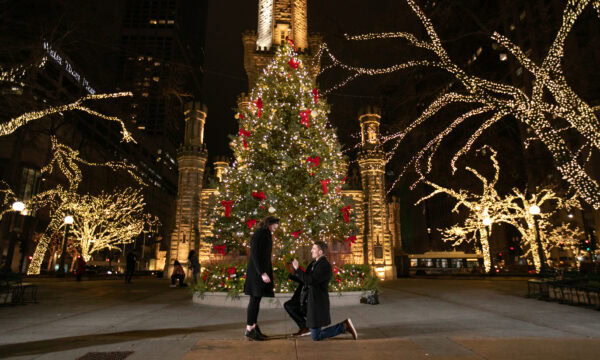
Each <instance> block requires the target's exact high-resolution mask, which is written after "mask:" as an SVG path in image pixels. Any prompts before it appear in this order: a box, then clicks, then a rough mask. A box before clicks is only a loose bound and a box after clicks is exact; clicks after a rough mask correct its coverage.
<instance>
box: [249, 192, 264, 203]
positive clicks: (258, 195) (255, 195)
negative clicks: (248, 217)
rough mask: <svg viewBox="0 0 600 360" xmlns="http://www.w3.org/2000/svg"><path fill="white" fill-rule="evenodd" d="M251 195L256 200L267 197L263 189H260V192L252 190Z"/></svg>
mask: <svg viewBox="0 0 600 360" xmlns="http://www.w3.org/2000/svg"><path fill="white" fill-rule="evenodd" d="M252 197H253V198H255V199H256V200H258V201H263V200H264V199H266V198H267V197H266V196H265V193H264V191H261V192H256V191H253V192H252Z"/></svg>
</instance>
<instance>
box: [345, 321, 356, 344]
mask: <svg viewBox="0 0 600 360" xmlns="http://www.w3.org/2000/svg"><path fill="white" fill-rule="evenodd" d="M344 330H346V332H349V333H350V335H352V338H353V339H354V340H358V333H357V332H356V328H355V327H354V324H352V320H350V318H348V319H346V320H344Z"/></svg>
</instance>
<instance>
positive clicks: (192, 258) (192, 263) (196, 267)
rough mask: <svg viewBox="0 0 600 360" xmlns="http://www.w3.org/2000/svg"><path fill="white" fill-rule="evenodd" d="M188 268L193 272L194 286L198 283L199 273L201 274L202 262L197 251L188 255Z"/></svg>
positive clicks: (192, 251) (191, 251)
mask: <svg viewBox="0 0 600 360" xmlns="http://www.w3.org/2000/svg"><path fill="white" fill-rule="evenodd" d="M188 267H189V269H190V270H192V281H193V283H192V284H193V285H196V284H197V283H198V273H200V261H199V260H198V255H197V254H196V251H195V250H190V253H189V254H188Z"/></svg>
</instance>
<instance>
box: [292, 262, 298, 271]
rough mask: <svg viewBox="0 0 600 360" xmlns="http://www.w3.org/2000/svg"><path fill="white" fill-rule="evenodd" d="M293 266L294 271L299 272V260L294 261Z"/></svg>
mask: <svg viewBox="0 0 600 360" xmlns="http://www.w3.org/2000/svg"><path fill="white" fill-rule="evenodd" d="M292 266H293V267H294V269H296V270H298V260H296V259H294V261H292Z"/></svg>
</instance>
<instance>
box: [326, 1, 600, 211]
mask: <svg viewBox="0 0 600 360" xmlns="http://www.w3.org/2000/svg"><path fill="white" fill-rule="evenodd" d="M407 2H408V4H409V6H410V7H411V9H412V10H413V12H414V13H415V14H416V15H417V17H418V18H419V20H420V21H421V23H422V24H423V26H424V27H425V30H426V32H427V35H428V37H429V39H428V40H419V39H418V38H417V37H416V36H414V35H413V34H410V33H405V32H394V33H378V34H366V35H358V36H347V39H348V40H371V39H382V38H388V39H390V38H400V39H404V40H405V41H408V42H409V43H410V44H411V45H412V46H414V47H417V48H421V49H424V50H426V51H428V52H429V53H430V54H431V55H432V57H431V58H430V59H422V60H412V61H408V62H405V63H402V64H398V65H393V66H389V67H386V68H366V67H357V66H350V65H346V64H344V63H342V62H341V61H339V60H338V59H337V58H336V57H335V56H334V55H333V54H332V53H331V51H329V50H328V48H327V46H326V44H325V45H324V46H323V47H322V51H321V52H320V54H319V56H324V55H327V56H328V57H329V59H330V60H331V61H332V62H333V64H332V65H331V66H326V67H323V68H322V71H326V70H327V69H330V68H332V67H333V66H339V67H342V68H344V69H346V70H348V71H349V72H350V75H349V77H348V78H347V79H346V80H345V81H344V82H343V83H342V84H340V85H343V84H344V83H346V82H348V81H350V80H352V79H354V78H356V77H358V76H361V75H379V74H385V73H390V72H394V71H399V70H402V69H407V68H412V67H417V66H419V67H421V66H424V67H434V68H439V69H443V70H445V71H447V72H448V73H449V74H450V75H452V76H453V77H454V78H455V79H456V81H457V84H460V85H462V91H460V90H459V91H452V92H446V93H443V94H441V96H440V97H439V98H438V99H436V100H435V101H434V102H433V103H431V104H430V105H429V106H428V107H427V108H426V109H425V111H424V112H423V113H422V114H421V116H419V118H417V119H416V120H415V121H414V122H413V123H412V124H411V125H410V126H408V127H407V128H406V129H404V130H403V131H401V132H398V133H396V134H392V135H389V136H387V137H386V138H384V139H383V140H384V141H385V142H388V141H394V142H395V144H394V146H393V151H392V153H391V154H390V158H391V157H392V156H393V155H394V154H395V151H396V150H397V149H398V146H399V145H400V143H401V142H402V140H403V139H404V138H405V137H406V135H408V134H409V133H410V132H411V131H412V130H414V129H415V128H417V127H419V126H420V125H422V124H424V123H425V122H427V120H429V119H430V118H432V117H433V116H434V115H435V114H437V113H438V112H440V111H441V110H442V109H444V108H445V107H447V106H448V105H450V104H455V103H462V104H468V105H471V106H472V107H473V108H472V109H471V110H469V111H467V112H466V113H464V114H462V115H461V116H459V117H457V118H456V119H455V120H454V121H453V122H452V123H451V124H450V125H449V126H448V127H447V128H446V129H445V130H443V131H442V132H441V133H439V134H438V135H437V136H435V137H434V138H433V139H432V140H431V141H429V142H428V143H427V144H426V145H425V146H424V148H423V149H422V151H420V152H419V153H418V154H417V155H416V156H414V157H413V158H412V159H411V160H410V161H409V163H408V164H407V165H406V168H405V169H404V170H406V169H407V168H408V167H410V166H412V165H414V168H415V169H416V171H417V173H418V174H419V176H420V177H419V180H418V181H422V180H424V179H425V174H427V173H428V172H429V171H430V170H431V158H432V157H433V155H434V154H435V153H436V151H437V150H438V148H439V147H440V145H441V143H442V141H443V140H444V139H445V138H446V137H447V136H448V135H449V134H450V133H451V132H452V131H453V130H454V129H456V128H457V127H459V126H460V125H461V124H462V123H464V122H465V121H466V120H470V121H475V120H474V119H473V118H474V117H484V120H483V121H482V122H481V124H480V126H479V127H478V128H477V130H475V131H474V132H472V134H471V135H470V137H469V139H468V140H467V141H466V143H465V144H464V145H463V147H462V148H461V149H460V150H459V151H458V152H457V153H456V154H455V155H454V157H453V159H452V161H451V166H452V168H453V171H456V161H457V160H458V159H459V158H460V157H461V156H462V155H464V154H465V153H467V152H468V151H469V150H470V149H471V146H472V145H473V144H474V142H475V141H476V140H477V139H478V138H479V137H480V136H481V134H482V133H483V132H484V131H485V130H487V129H488V128H490V126H492V125H494V124H495V123H497V122H499V121H501V120H502V119H505V118H508V117H514V118H516V119H517V120H519V121H521V122H522V123H524V124H525V125H526V126H528V127H530V128H531V129H532V130H533V133H534V134H535V136H536V137H537V139H539V140H540V141H541V142H542V143H543V145H544V146H545V147H546V149H547V150H548V151H549V153H550V154H551V155H552V158H553V160H554V163H555V166H556V168H557V169H558V171H559V172H560V173H561V175H562V177H563V178H564V179H565V180H566V181H567V182H568V183H569V184H570V186H571V187H572V189H573V190H574V191H575V192H576V193H577V195H578V196H580V197H581V198H582V199H583V200H585V201H586V202H587V203H589V204H590V205H592V206H593V207H594V208H595V209H600V186H599V185H598V182H597V180H596V179H594V178H593V177H592V176H591V175H590V174H589V173H588V172H587V171H586V169H585V164H586V162H587V161H588V160H589V156H585V154H586V152H590V151H591V150H592V149H596V150H598V149H600V123H599V122H598V118H597V116H596V114H595V113H594V109H593V108H592V107H591V106H590V105H589V104H587V103H586V102H585V101H584V100H583V99H581V98H580V97H579V96H578V95H577V94H576V93H575V91H573V90H572V89H571V87H570V86H569V85H568V83H567V81H566V78H565V75H564V72H563V62H562V59H563V57H564V43H565V39H566V38H567V36H568V34H569V33H570V31H571V30H572V28H573V25H574V24H575V21H576V20H577V18H578V17H579V16H580V15H581V13H582V12H583V10H584V9H585V8H586V7H588V5H590V3H591V4H593V6H594V7H595V8H596V10H598V9H599V8H600V5H599V4H600V1H598V0H569V1H567V4H566V7H565V10H564V13H563V21H562V25H561V27H560V29H559V31H558V33H557V35H556V37H555V39H554V42H553V43H552V44H551V45H550V47H549V50H548V53H547V54H546V56H545V58H544V59H543V61H542V62H541V63H540V64H536V63H535V62H534V61H533V60H531V59H530V58H529V57H527V55H526V54H525V53H524V52H523V51H522V50H521V49H520V48H519V47H518V46H516V45H515V44H513V43H512V42H511V41H510V40H509V39H508V38H506V37H504V36H502V35H500V34H498V33H494V34H493V35H492V39H493V40H494V41H496V42H497V43H498V44H500V45H501V46H503V47H505V48H506V49H507V50H508V51H509V52H510V53H511V54H512V55H513V56H514V57H515V58H516V59H517V60H518V61H519V63H520V64H521V65H522V66H523V68H524V69H525V70H527V71H529V73H530V74H531V77H532V86H531V88H530V89H524V88H519V87H516V86H513V85H509V84H503V83H499V82H494V81H490V80H486V79H482V78H480V77H477V76H474V75H469V74H467V73H466V72H465V71H464V70H462V69H461V68H460V67H459V66H458V65H457V64H456V63H455V62H453V61H452V60H451V59H450V56H449V55H448V53H447V52H446V50H445V49H444V48H443V47H442V42H441V40H440V38H439V36H438V34H437V33H436V31H435V30H434V28H433V25H432V23H431V21H430V20H429V18H428V17H427V16H426V15H425V14H424V13H423V11H422V10H421V9H420V8H419V6H418V5H417V4H416V2H415V1H414V0H407ZM563 122H564V123H567V124H568V126H567V128H566V129H565V128H564V126H563V125H562V123H563ZM567 129H568V130H571V131H574V132H576V133H578V134H579V135H581V137H582V138H583V139H584V145H583V146H582V147H581V148H573V147H572V146H570V145H569V143H568V141H567V140H566V137H565V130H567ZM583 150H585V151H583ZM425 159H427V161H426V163H425ZM402 173H404V171H403V172H402ZM400 176H402V174H401V175H400ZM397 181H398V180H396V182H394V185H395V184H396V183H397ZM392 188H393V186H392Z"/></svg>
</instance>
